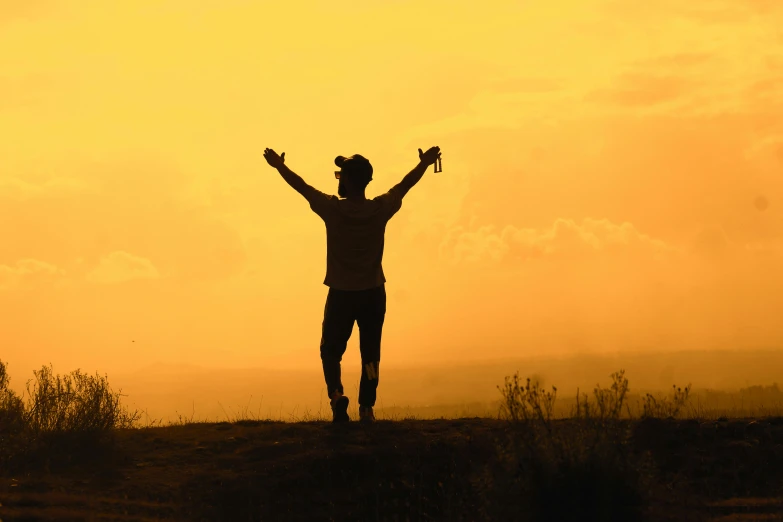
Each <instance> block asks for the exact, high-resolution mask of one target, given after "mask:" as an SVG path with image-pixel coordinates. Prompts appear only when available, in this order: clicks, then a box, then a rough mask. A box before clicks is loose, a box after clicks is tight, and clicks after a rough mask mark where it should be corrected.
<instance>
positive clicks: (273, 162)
mask: <svg viewBox="0 0 783 522" xmlns="http://www.w3.org/2000/svg"><path fill="white" fill-rule="evenodd" d="M264 159H266V162H267V163H269V165H270V166H271V167H273V168H275V169H277V171H278V172H279V173H280V175H281V176H282V177H283V179H284V180H285V181H286V183H288V184H289V185H291V188H293V189H294V190H295V191H297V192H299V193H300V194H301V195H303V196H305V197H307V196H308V194H307V193H308V191H310V189H312V187H311V186H310V185H308V184H307V183H306V182H305V180H303V179H302V178H301V177H300V176H299V175H298V174H297V173H296V172H294V171H293V170H291V169H289V168H288V166H287V165H286V164H285V152H284V153H283V154H281V155H280V156H278V155H277V152H275V151H274V150H272V149H265V150H264Z"/></svg>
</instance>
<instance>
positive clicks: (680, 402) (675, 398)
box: [642, 384, 691, 419]
mask: <svg viewBox="0 0 783 522" xmlns="http://www.w3.org/2000/svg"><path fill="white" fill-rule="evenodd" d="M690 392H691V385H690V384H689V385H688V386H686V387H685V388H678V387H677V386H676V385H672V395H671V397H655V396H653V395H652V394H650V393H648V394H646V395H645V396H644V399H642V417H644V418H654V419H667V418H669V417H671V418H676V417H677V415H679V413H680V412H681V411H682V410H683V408H685V406H686V404H688V400H689V396H690Z"/></svg>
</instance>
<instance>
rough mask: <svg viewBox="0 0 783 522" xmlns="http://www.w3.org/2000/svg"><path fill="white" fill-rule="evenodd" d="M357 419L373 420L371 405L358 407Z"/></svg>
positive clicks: (363, 420)
mask: <svg viewBox="0 0 783 522" xmlns="http://www.w3.org/2000/svg"><path fill="white" fill-rule="evenodd" d="M359 420H360V421H362V422H373V421H375V414H374V413H373V412H372V406H370V407H367V408H359Z"/></svg>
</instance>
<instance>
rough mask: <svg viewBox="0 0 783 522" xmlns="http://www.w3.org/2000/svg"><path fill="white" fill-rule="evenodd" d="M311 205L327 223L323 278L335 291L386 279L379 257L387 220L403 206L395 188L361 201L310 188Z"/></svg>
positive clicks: (362, 287) (370, 285) (363, 287)
mask: <svg viewBox="0 0 783 522" xmlns="http://www.w3.org/2000/svg"><path fill="white" fill-rule="evenodd" d="M304 197H305V198H306V199H307V201H308V202H309V203H310V208H311V209H313V211H314V212H315V213H316V214H318V215H319V216H320V217H321V219H323V220H324V223H325V224H326V278H325V279H324V284H325V285H326V286H328V287H330V288H335V289H338V290H366V289H369V288H375V287H378V286H381V285H382V284H384V283H385V282H386V278H385V277H384V275H383V267H382V266H381V260H382V259H383V240H384V233H385V232H386V223H387V222H388V221H389V219H391V217H392V216H393V215H394V214H395V213H396V212H397V211H398V210H399V209H400V207H401V206H402V196H401V193H400V190H399V189H398V188H397V187H394V188H392V189H391V190H389V192H387V193H386V194H382V195H380V196H378V197H376V198H373V199H367V200H364V201H349V200H347V199H340V198H338V197H337V196H331V195H328V194H324V193H323V192H320V191H319V190H316V189H314V188H312V187H310V188H309V189H308V190H307V191H305V193H304Z"/></svg>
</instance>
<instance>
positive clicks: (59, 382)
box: [26, 366, 140, 435]
mask: <svg viewBox="0 0 783 522" xmlns="http://www.w3.org/2000/svg"><path fill="white" fill-rule="evenodd" d="M33 373H34V375H35V379H34V380H31V381H28V383H27V394H28V397H29V398H28V403H27V408H26V409H27V412H26V416H27V425H28V429H29V430H30V432H31V433H32V434H33V435H43V434H62V433H74V434H76V433H79V434H99V433H106V432H107V431H109V430H111V429H114V428H131V427H133V426H134V425H135V423H136V422H137V421H138V420H139V418H140V414H139V412H138V411H133V412H129V411H128V410H127V408H125V407H124V406H122V405H121V404H120V397H121V394H120V393H118V392H114V391H112V389H111V387H110V386H109V381H108V379H107V378H106V377H105V376H103V377H101V376H100V375H98V374H96V375H94V376H93V375H87V374H85V373H83V372H82V371H81V370H75V371H73V372H71V373H70V374H67V375H62V376H61V375H55V374H54V373H53V371H52V367H51V366H48V367H47V366H43V367H42V368H41V369H40V370H38V371H35V372H33Z"/></svg>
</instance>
